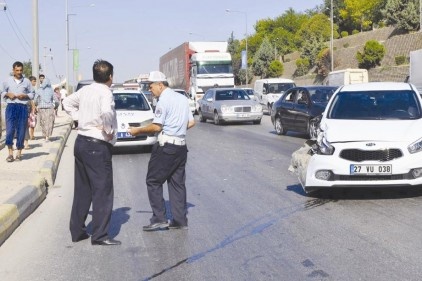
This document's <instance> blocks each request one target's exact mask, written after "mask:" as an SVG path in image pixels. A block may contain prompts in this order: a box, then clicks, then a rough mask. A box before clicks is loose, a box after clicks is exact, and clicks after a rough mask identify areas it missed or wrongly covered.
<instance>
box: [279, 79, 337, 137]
mask: <svg viewBox="0 0 422 281" xmlns="http://www.w3.org/2000/svg"><path fill="white" fill-rule="evenodd" d="M336 89H337V87H336V86H335V87H333V86H304V87H293V88H290V89H289V90H287V91H286V92H285V93H284V94H283V95H282V96H281V98H280V99H279V100H278V101H276V102H275V103H274V105H273V109H272V110H271V122H272V123H273V125H274V129H275V131H276V133H277V134H278V135H284V134H286V132H287V131H296V132H301V133H306V134H308V136H309V137H310V138H315V137H316V135H315V134H316V133H315V132H316V128H315V124H316V123H315V122H314V121H313V118H315V117H317V116H318V115H320V114H322V112H323V111H324V109H325V107H326V106H327V103H328V100H329V99H330V97H331V96H332V95H333V93H334V91H335V90H336Z"/></svg>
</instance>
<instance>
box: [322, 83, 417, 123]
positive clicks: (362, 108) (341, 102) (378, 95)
mask: <svg viewBox="0 0 422 281" xmlns="http://www.w3.org/2000/svg"><path fill="white" fill-rule="evenodd" d="M327 117H328V118H331V119H363V120H380V119H418V118H421V106H420V104H419V100H418V99H417V95H416V93H415V92H413V91H409V90H403V91H366V92H339V93H337V95H335V96H334V100H333V102H332V104H331V106H330V110H329V112H328V116H327Z"/></svg>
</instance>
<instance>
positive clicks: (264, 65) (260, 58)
mask: <svg viewBox="0 0 422 281" xmlns="http://www.w3.org/2000/svg"><path fill="white" fill-rule="evenodd" d="M273 58H274V49H273V46H272V45H271V43H270V40H269V39H268V38H265V39H264V41H262V44H261V46H260V47H259V49H258V51H257V52H256V53H255V56H254V59H253V63H252V70H253V73H254V75H256V76H261V78H267V77H268V68H269V66H270V63H271V62H272V61H273Z"/></svg>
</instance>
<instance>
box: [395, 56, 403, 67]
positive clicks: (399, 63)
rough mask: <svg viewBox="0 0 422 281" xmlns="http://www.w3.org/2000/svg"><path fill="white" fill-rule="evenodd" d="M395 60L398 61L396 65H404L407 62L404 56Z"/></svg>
mask: <svg viewBox="0 0 422 281" xmlns="http://www.w3.org/2000/svg"><path fill="white" fill-rule="evenodd" d="M394 59H395V61H396V65H402V64H404V63H405V62H406V56H403V55H401V56H396V57H395V58H394Z"/></svg>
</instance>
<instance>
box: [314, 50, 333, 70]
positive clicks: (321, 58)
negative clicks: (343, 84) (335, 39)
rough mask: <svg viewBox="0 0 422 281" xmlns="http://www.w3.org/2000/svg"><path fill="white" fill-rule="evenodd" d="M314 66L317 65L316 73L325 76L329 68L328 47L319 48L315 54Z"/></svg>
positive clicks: (329, 56)
mask: <svg viewBox="0 0 422 281" xmlns="http://www.w3.org/2000/svg"><path fill="white" fill-rule="evenodd" d="M316 66H317V73H318V74H319V75H322V76H324V77H326V76H327V75H328V73H329V72H330V69H331V55H330V49H329V48H326V49H323V50H321V52H319V54H318V56H317V60H316Z"/></svg>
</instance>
